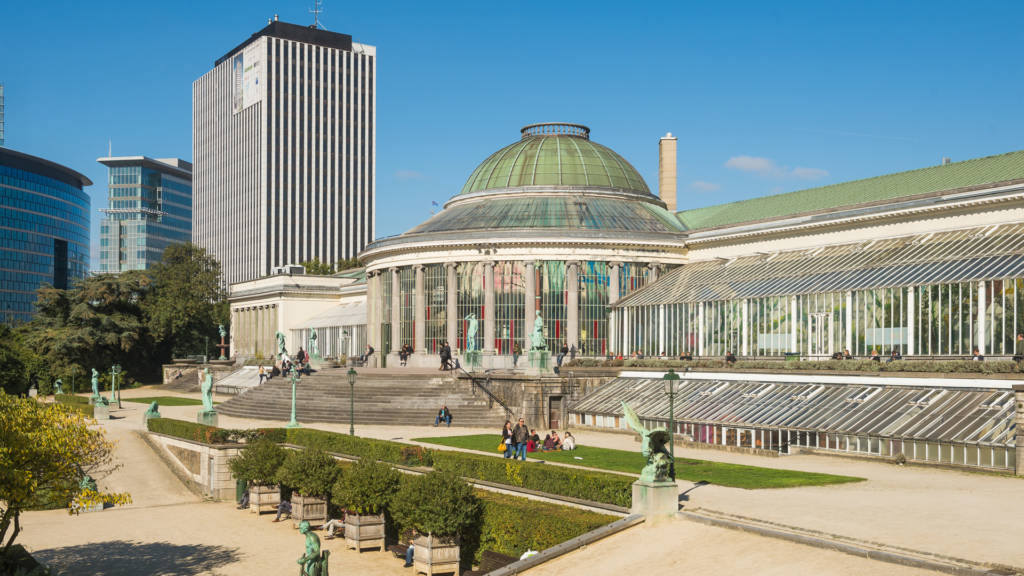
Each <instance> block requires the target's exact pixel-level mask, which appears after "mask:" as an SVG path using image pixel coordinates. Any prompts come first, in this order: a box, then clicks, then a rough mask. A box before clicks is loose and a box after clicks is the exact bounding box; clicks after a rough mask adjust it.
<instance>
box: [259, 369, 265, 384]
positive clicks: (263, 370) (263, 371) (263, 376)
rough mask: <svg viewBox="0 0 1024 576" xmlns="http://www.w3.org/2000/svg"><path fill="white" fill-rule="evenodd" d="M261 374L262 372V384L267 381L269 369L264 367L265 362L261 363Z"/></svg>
mask: <svg viewBox="0 0 1024 576" xmlns="http://www.w3.org/2000/svg"><path fill="white" fill-rule="evenodd" d="M259 374H260V385H261V386H262V385H263V383H264V382H266V381H267V369H266V368H264V367H263V364H260V372H259Z"/></svg>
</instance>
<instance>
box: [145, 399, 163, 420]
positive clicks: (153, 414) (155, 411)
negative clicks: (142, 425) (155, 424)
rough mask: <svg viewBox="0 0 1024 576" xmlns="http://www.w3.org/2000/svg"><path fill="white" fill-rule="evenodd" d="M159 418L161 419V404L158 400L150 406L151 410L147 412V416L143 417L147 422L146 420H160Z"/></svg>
mask: <svg viewBox="0 0 1024 576" xmlns="http://www.w3.org/2000/svg"><path fill="white" fill-rule="evenodd" d="M159 417H160V404H159V403H157V401H156V400H153V401H152V402H151V403H150V404H149V410H146V413H145V415H143V417H142V421H143V422H145V421H146V420H149V419H150V418H159Z"/></svg>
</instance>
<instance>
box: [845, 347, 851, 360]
mask: <svg viewBox="0 0 1024 576" xmlns="http://www.w3.org/2000/svg"><path fill="white" fill-rule="evenodd" d="M843 360H853V354H850V349H849V348H843Z"/></svg>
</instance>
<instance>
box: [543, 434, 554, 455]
mask: <svg viewBox="0 0 1024 576" xmlns="http://www.w3.org/2000/svg"><path fill="white" fill-rule="evenodd" d="M554 449H555V441H554V439H553V438H551V434H545V435H544V448H543V450H544V451H545V452H547V451H548V450H554Z"/></svg>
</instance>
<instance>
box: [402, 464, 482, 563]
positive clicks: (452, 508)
mask: <svg viewBox="0 0 1024 576" xmlns="http://www.w3.org/2000/svg"><path fill="white" fill-rule="evenodd" d="M480 510H481V508H480V501H479V500H478V499H477V497H476V495H475V494H474V493H473V489H472V488H471V487H470V486H469V484H467V483H466V482H464V481H463V480H462V479H461V478H459V477H458V476H456V475H454V474H452V473H450V472H431V473H429V474H424V475H423V476H415V477H411V478H407V479H405V481H404V482H403V483H402V487H401V488H400V489H399V490H398V493H397V494H395V497H394V499H393V500H392V502H391V511H392V514H393V515H394V516H395V519H396V520H397V522H398V523H399V524H400V525H401V526H402V527H403V528H415V529H416V531H417V532H419V536H417V538H416V539H415V541H414V542H413V545H414V546H415V552H414V553H413V554H414V556H413V563H414V564H415V568H414V570H416V572H425V573H427V574H433V573H435V572H455V573H456V574H458V573H459V566H460V563H459V538H460V536H469V537H472V538H475V537H476V533H477V532H478V531H479V522H480Z"/></svg>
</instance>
